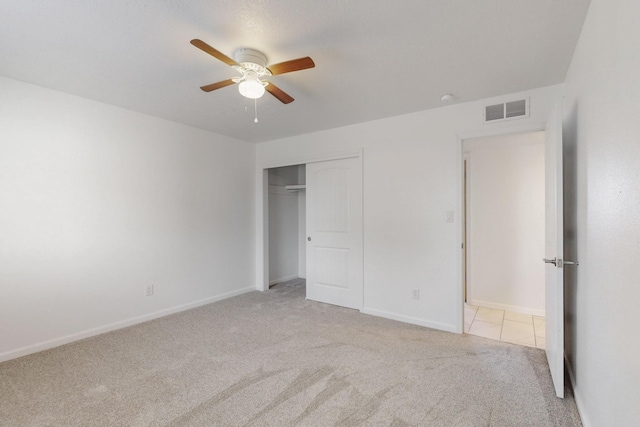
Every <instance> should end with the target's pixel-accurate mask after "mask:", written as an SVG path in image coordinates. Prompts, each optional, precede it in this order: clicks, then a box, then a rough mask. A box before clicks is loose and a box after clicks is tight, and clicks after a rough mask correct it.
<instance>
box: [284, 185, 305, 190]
mask: <svg viewBox="0 0 640 427" xmlns="http://www.w3.org/2000/svg"><path fill="white" fill-rule="evenodd" d="M284 188H285V189H287V190H289V191H300V190H304V189H305V188H307V186H306V185H304V184H296V185H285V186H284Z"/></svg>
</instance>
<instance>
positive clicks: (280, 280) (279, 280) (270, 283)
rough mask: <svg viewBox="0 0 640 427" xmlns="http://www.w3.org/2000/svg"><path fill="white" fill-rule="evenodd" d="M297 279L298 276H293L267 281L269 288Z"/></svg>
mask: <svg viewBox="0 0 640 427" xmlns="http://www.w3.org/2000/svg"><path fill="white" fill-rule="evenodd" d="M297 278H298V275H296V274H294V275H292V276H287V277H282V278H280V279H275V280H269V286H273V285H275V284H276V283H282V282H286V281H289V280H293V279H297Z"/></svg>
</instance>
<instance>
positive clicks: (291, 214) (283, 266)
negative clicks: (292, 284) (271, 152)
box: [269, 165, 306, 286]
mask: <svg viewBox="0 0 640 427" xmlns="http://www.w3.org/2000/svg"><path fill="white" fill-rule="evenodd" d="M305 169H306V168H305V165H294V166H286V167H280V168H272V169H269V285H270V286H272V285H274V284H276V283H280V282H284V281H287V280H291V279H296V278H305V277H306V244H305V238H306V209H305V207H306V199H305V183H306V181H305Z"/></svg>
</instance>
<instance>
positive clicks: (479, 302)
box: [467, 299, 545, 317]
mask: <svg viewBox="0 0 640 427" xmlns="http://www.w3.org/2000/svg"><path fill="white" fill-rule="evenodd" d="M467 304H471V305H476V306H478V307H485V308H493V309H495V310H506V311H512V312H514V313H522V314H531V315H534V316H540V317H545V315H544V314H545V313H544V309H538V308H530V307H520V306H518V305H509V304H499V303H497V302H489V301H482V300H477V299H469V300H468V301H467Z"/></svg>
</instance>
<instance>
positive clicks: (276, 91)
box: [265, 82, 293, 104]
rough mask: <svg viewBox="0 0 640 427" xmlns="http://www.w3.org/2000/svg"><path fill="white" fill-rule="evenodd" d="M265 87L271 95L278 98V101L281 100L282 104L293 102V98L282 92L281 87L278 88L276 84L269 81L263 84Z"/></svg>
mask: <svg viewBox="0 0 640 427" xmlns="http://www.w3.org/2000/svg"><path fill="white" fill-rule="evenodd" d="M265 89H266V91H267V92H269V93H270V94H271V95H273V96H275V97H276V98H278V101H280V102H282V103H283V104H288V103H290V102H293V98H292V97H291V96H289V95H288V94H287V93H286V92H284V91H283V90H282V89H280V88H279V87H278V86H276V85H274V84H273V83H271V82H269V84H268V85H267V86H265Z"/></svg>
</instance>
